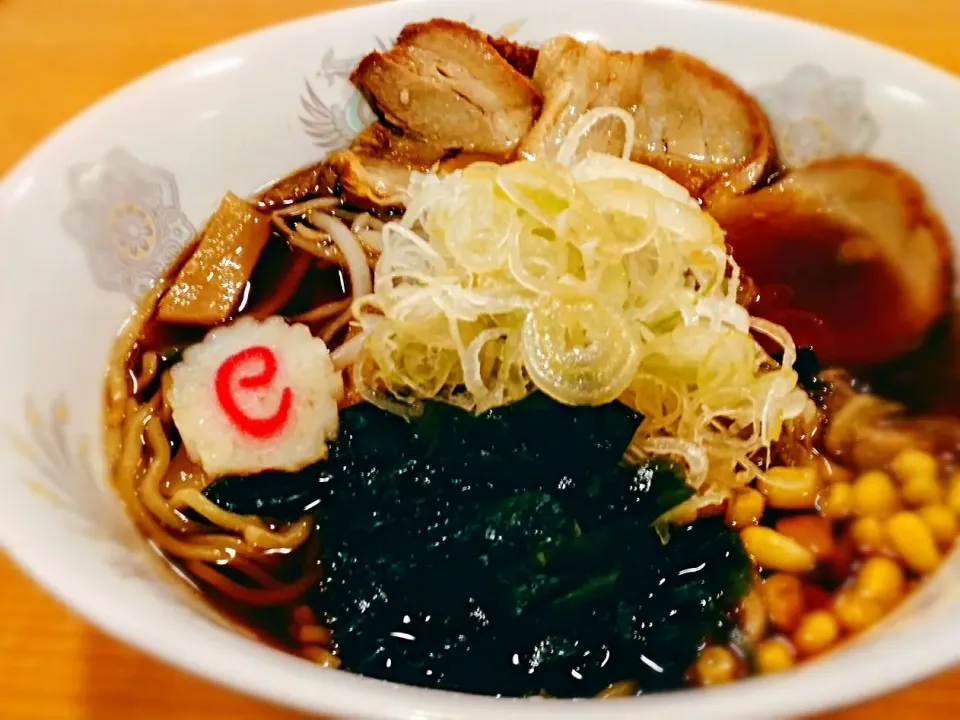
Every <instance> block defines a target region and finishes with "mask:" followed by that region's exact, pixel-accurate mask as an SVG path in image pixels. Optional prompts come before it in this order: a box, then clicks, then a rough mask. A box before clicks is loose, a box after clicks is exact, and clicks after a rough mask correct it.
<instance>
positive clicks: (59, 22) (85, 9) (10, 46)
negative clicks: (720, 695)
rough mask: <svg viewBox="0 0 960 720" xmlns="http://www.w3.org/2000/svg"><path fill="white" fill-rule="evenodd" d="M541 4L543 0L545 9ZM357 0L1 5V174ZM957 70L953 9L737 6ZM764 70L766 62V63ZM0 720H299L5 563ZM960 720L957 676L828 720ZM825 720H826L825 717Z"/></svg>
mask: <svg viewBox="0 0 960 720" xmlns="http://www.w3.org/2000/svg"><path fill="white" fill-rule="evenodd" d="M545 1H546V0H545ZM346 4H356V3H350V0H280V1H279V2H278V1H277V0H0V92H2V100H0V172H2V171H4V170H6V169H7V167H8V166H9V165H11V164H12V163H13V162H15V161H16V159H17V158H18V157H20V156H21V155H23V154H24V153H25V152H27V151H28V150H29V149H30V147H32V146H33V145H34V144H36V143H37V142H39V141H40V140H41V139H42V138H43V136H44V135H46V134H47V133H48V132H50V131H51V130H53V129H54V128H55V127H57V126H58V125H60V124H61V123H62V122H64V121H65V120H67V119H68V118H69V117H70V116H71V115H73V114H75V113H76V112H78V111H80V110H81V109H82V108H83V107H85V106H86V105H88V104H89V103H90V102H92V101H94V100H96V99H97V98H99V97H100V96H102V95H104V94H106V93H108V92H110V91H111V90H113V89H115V88H117V87H119V86H120V85H122V84H124V83H126V82H128V81H129V80H132V79H133V78H135V77H137V76H138V75H141V74H142V73H144V72H146V71H149V70H151V69H153V68H155V67H157V66H159V65H162V64H163V63H165V62H167V61H169V60H172V59H174V58H176V57H178V56H181V55H183V54H185V53H188V52H191V51H193V50H196V49H199V48H201V47H203V46H205V45H208V44H210V43H214V42H218V41H220V40H223V39H225V38H228V37H230V36H233V35H236V34H238V33H242V32H246V31H248V30H252V29H255V28H259V27H262V26H264V25H268V24H271V23H274V22H279V21H282V20H287V19H290V18H294V17H298V16H303V15H309V14H313V13H316V12H321V11H324V10H328V9H333V8H335V7H338V6H341V5H346ZM739 4H742V5H748V6H751V7H755V8H761V9H765V10H774V11H779V12H781V13H784V14H788V15H794V16H796V17H801V18H805V19H809V20H813V21H816V22H820V23H824V24H827V25H832V26H834V27H837V28H840V29H843V30H847V31H850V32H855V33H858V34H860V35H864V36H867V37H870V38H872V39H875V40H878V41H880V42H883V43H886V44H888V45H891V46H893V47H896V48H899V49H901V50H904V51H906V52H909V53H912V54H914V55H917V56H919V57H922V58H924V59H926V60H928V61H930V62H933V63H936V64H939V65H941V66H942V67H944V68H946V69H948V70H950V71H952V72H958V71H960V43H957V40H956V37H957V36H956V33H957V28H960V3H958V2H955V0H740V2H739ZM759 60H761V61H762V58H760V59H759ZM0 623H2V624H0V718H4V719H5V720H6V719H9V720H21V719H24V720H26V719H28V718H30V719H32V718H36V719H37V720H128V719H136V720H171V719H172V718H178V719H180V720H210V719H211V718H231V719H232V720H268V719H269V720H295V719H296V718H302V717H303V716H301V715H297V714H295V713H291V712H288V711H284V710H281V709H277V708H273V707H270V706H267V705H264V704H262V703H259V702H256V701H253V700H250V699H248V698H244V697H240V696H238V695H235V694H232V693H229V692H227V691H225V690H222V689H220V688H217V687H214V686H212V685H208V684H206V683H204V682H201V681H199V680H196V679H194V678H191V677H188V676H186V675H184V674H182V673H180V672H178V671H176V670H173V669H171V668H169V667H166V666H164V665H161V664H159V663H157V662H156V661H154V660H152V659H150V658H148V657H146V656H144V655H142V654H140V653H138V652H136V651H134V650H131V649H129V648H127V647H125V646H123V645H121V644H119V643H117V642H114V641H113V640H111V639H109V638H107V637H105V636H104V635H103V634H101V633H100V632H98V631H97V630H95V629H93V628H91V627H90V626H89V625H87V624H86V623H84V622H83V621H81V620H79V619H78V618H76V617H75V616H73V615H72V614H71V613H70V612H69V611H67V610H65V609H64V608H63V607H61V606H60V605H59V604H58V603H56V602H55V601H54V600H52V599H51V598H49V597H48V596H47V595H45V594H44V593H43V592H41V591H40V590H39V589H37V588H36V587H34V586H33V585H32V584H31V583H30V582H29V581H28V580H27V579H26V578H25V577H24V576H23V575H22V574H21V573H20V571H19V570H18V569H16V568H15V567H14V566H13V565H12V564H11V563H10V562H9V561H7V560H5V559H3V558H2V557H0ZM958 715H960V671H955V672H952V673H949V674H946V675H944V676H942V677H939V678H936V679H933V680H930V681H928V682H925V683H923V684H921V685H918V686H915V687H914V688H912V689H910V690H907V691H905V692H900V693H898V694H896V695H893V696H891V697H887V698H883V699H880V700H877V701H875V702H872V703H869V704H867V705H864V706H862V707H860V708H856V709H851V710H846V711H843V712H838V713H835V714H832V715H830V716H829V720H881V719H883V718H886V717H898V716H900V717H908V718H929V719H931V720H940V719H942V720H947V718H955V717H957V716H958ZM822 720H828V719H827V716H825V717H824V718H823V719H822Z"/></svg>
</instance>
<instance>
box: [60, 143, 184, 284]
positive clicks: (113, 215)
mask: <svg viewBox="0 0 960 720" xmlns="http://www.w3.org/2000/svg"><path fill="white" fill-rule="evenodd" d="M67 186H68V189H69V193H70V204H69V206H68V207H67V208H66V210H65V211H64V212H63V215H62V216H61V221H62V223H63V227H64V228H65V229H66V231H67V233H68V234H69V235H70V236H71V237H72V238H73V239H74V240H76V241H77V242H78V243H79V244H80V245H81V246H82V247H83V249H84V251H85V253H86V257H87V263H88V264H89V266H90V269H91V271H92V272H93V277H94V280H96V282H97V284H98V285H99V286H100V287H102V288H103V289H105V290H110V291H117V292H123V293H125V294H126V295H127V296H128V297H129V298H131V299H132V300H136V299H138V298H139V297H140V296H141V295H142V294H143V293H144V292H145V291H146V290H148V289H149V288H151V287H153V284H154V283H155V282H156V278H157V277H158V276H159V275H160V274H161V273H162V272H163V270H164V269H165V268H166V267H167V266H168V265H169V264H170V263H171V262H173V260H174V258H176V256H177V254H178V253H179V252H180V249H181V248H182V247H183V246H184V245H185V244H186V243H187V242H189V240H190V238H191V237H193V235H194V232H195V231H194V227H193V225H192V224H191V223H190V220H189V219H188V218H187V216H186V215H185V214H184V213H183V211H182V210H181V209H180V197H179V193H178V191H177V183H176V180H175V179H174V177H173V175H171V174H170V173H169V172H168V171H166V170H164V169H163V168H159V167H154V166H152V165H147V164H146V163H144V162H141V161H140V160H138V159H137V158H135V157H134V156H133V155H131V154H130V153H129V152H128V151H127V150H125V149H123V148H114V149H113V150H111V151H110V152H108V153H107V154H106V156H105V157H104V158H103V159H102V160H101V161H100V162H93V163H83V164H79V165H75V166H73V167H71V168H70V169H69V171H68V173H67Z"/></svg>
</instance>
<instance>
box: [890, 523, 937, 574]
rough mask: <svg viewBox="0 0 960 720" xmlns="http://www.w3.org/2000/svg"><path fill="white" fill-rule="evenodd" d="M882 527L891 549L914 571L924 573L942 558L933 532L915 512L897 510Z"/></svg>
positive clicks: (930, 569) (933, 567) (929, 570)
mask: <svg viewBox="0 0 960 720" xmlns="http://www.w3.org/2000/svg"><path fill="white" fill-rule="evenodd" d="M884 529H885V531H886V534H887V537H889V538H890V544H891V545H892V546H893V549H894V550H896V551H897V553H898V554H899V555H900V557H902V558H903V561H904V562H905V563H906V564H907V565H908V566H909V567H910V569H911V570H913V571H914V572H917V573H919V574H921V575H926V574H927V573H931V572H933V571H934V570H936V569H937V567H938V566H939V565H940V560H941V559H942V558H941V556H940V551H939V550H938V549H937V543H936V541H935V540H934V539H933V533H932V532H930V529H929V528H928V527H927V526H926V525H925V524H924V522H923V520H921V519H920V516H919V515H917V514H916V513H913V512H898V513H897V514H896V515H894V516H893V517H891V518H889V519H888V520H887V522H886V526H885V528H884Z"/></svg>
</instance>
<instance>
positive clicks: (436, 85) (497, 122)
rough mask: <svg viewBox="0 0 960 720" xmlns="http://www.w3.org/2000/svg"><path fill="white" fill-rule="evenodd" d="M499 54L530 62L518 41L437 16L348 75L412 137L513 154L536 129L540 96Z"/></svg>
mask: <svg viewBox="0 0 960 720" xmlns="http://www.w3.org/2000/svg"><path fill="white" fill-rule="evenodd" d="M498 47H499V49H498ZM501 51H503V52H507V53H509V54H510V59H511V61H512V62H513V63H515V64H517V65H518V66H519V67H521V68H525V67H528V66H529V65H530V64H531V62H532V57H533V56H531V55H530V54H529V53H523V52H522V49H521V48H519V46H513V45H511V44H509V43H506V44H504V43H501V45H500V46H495V45H494V44H493V40H492V39H491V38H490V37H489V36H488V35H486V34H484V33H481V32H479V31H477V30H474V29H473V28H471V27H469V26H467V25H464V24H463V23H459V22H453V21H450V20H431V21H430V22H426V23H416V24H412V25H408V26H406V27H405V28H404V29H403V31H402V32H401V33H400V36H399V37H398V38H397V42H396V45H395V46H394V47H393V48H391V49H390V50H389V51H387V52H383V53H381V52H373V53H370V54H369V55H367V56H366V57H364V58H363V60H361V61H360V64H359V65H358V66H357V68H356V70H354V71H353V74H352V75H351V76H350V80H351V82H353V84H354V85H356V87H357V88H358V89H359V90H360V91H361V92H362V93H363V94H364V96H365V97H366V98H367V100H368V101H369V102H370V104H371V106H372V107H373V109H374V111H375V112H376V113H377V114H378V115H379V116H380V118H381V119H382V120H383V121H384V122H385V123H386V124H388V125H390V126H392V127H394V128H396V129H398V130H400V131H401V132H402V133H403V135H405V136H406V137H408V138H410V139H414V140H421V141H424V142H425V143H427V144H429V145H431V146H433V147H435V148H437V149H438V150H441V151H447V150H468V151H472V152H479V153H489V154H503V155H507V154H509V153H511V152H512V151H513V150H514V149H515V148H516V147H517V146H518V145H519V144H520V141H521V140H522V139H523V137H524V136H525V135H526V134H527V133H528V132H529V130H530V128H531V127H532V126H533V123H534V121H535V120H536V118H537V114H538V113H539V110H540V94H539V93H538V92H537V90H536V88H534V86H533V83H532V82H531V81H530V79H529V78H527V77H524V75H523V74H521V72H519V71H518V70H517V69H516V68H515V67H514V66H513V65H512V64H511V62H510V61H508V60H507V59H505V58H504V57H503V55H501V54H500V52H501Z"/></svg>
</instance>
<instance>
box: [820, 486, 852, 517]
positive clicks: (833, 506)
mask: <svg viewBox="0 0 960 720" xmlns="http://www.w3.org/2000/svg"><path fill="white" fill-rule="evenodd" d="M820 512H821V513H822V514H823V516H824V517H826V518H830V519H831V520H842V519H843V518H845V517H847V516H848V515H850V513H851V512H853V485H851V484H850V483H848V482H835V483H831V484H830V485H828V486H827V492H826V494H825V495H823V496H822V497H821V499H820Z"/></svg>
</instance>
